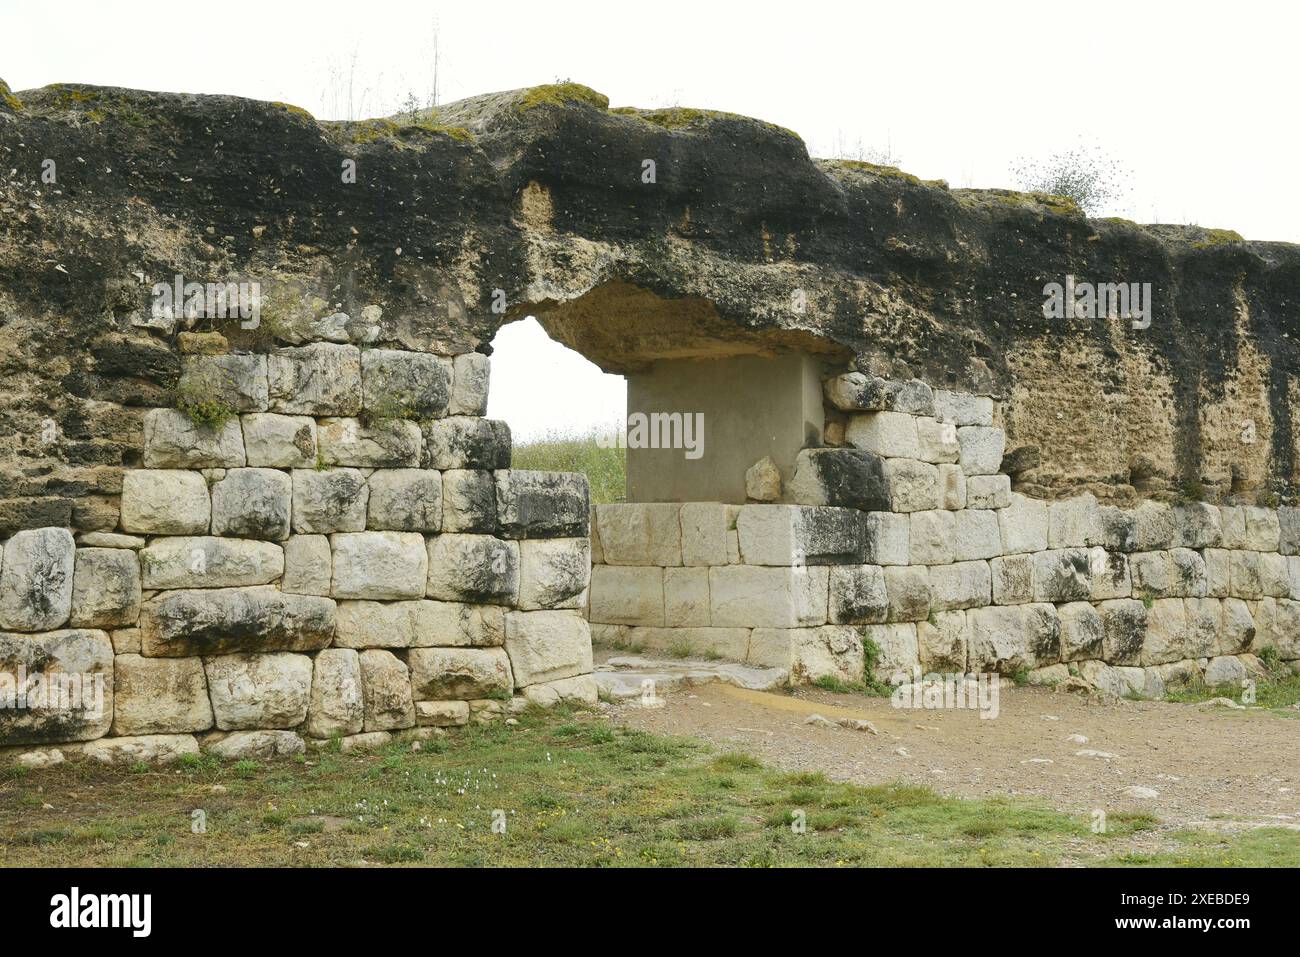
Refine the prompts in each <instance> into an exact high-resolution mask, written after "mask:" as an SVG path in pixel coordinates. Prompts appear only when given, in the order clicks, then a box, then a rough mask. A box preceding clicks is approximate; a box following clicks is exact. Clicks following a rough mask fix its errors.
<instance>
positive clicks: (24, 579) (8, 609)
mask: <svg viewBox="0 0 1300 957" xmlns="http://www.w3.org/2000/svg"><path fill="white" fill-rule="evenodd" d="M83 551H87V550H86V549H83ZM76 553H77V548H76V544H75V542H74V541H73V538H72V533H71V532H69V531H68V530H67V529H64V528H35V529H26V530H24V531H20V532H16V533H14V535H13V537H12V538H10V539H9V541H8V542H6V543H5V546H4V551H3V558H0V628H8V629H12V630H14V631H50V630H52V629H55V628H58V627H60V626H61V625H64V624H66V623H67V621H68V616H69V614H70V612H71V610H72V605H73V598H74V576H73V572H74V568H75V564H76ZM125 554H126V555H127V556H128V558H129V559H132V558H134V556H133V555H132V554H131V553H130V552H127V553H125ZM99 567H100V568H106V564H105V563H104V562H100V563H99ZM86 581H87V584H89V583H90V576H87V579H86ZM101 584H107V583H101ZM119 584H120V583H119ZM87 597H89V596H87ZM96 597H97V599H107V598H111V596H105V595H104V594H102V593H101V594H99V595H98V596H96ZM86 610H87V611H90V612H92V613H93V612H94V611H95V609H94V608H90V607H87V608H86Z"/></svg>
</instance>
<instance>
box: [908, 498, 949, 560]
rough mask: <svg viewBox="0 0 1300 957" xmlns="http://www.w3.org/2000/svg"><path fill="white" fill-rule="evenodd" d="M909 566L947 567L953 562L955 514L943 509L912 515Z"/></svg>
mask: <svg viewBox="0 0 1300 957" xmlns="http://www.w3.org/2000/svg"><path fill="white" fill-rule="evenodd" d="M910 518H911V529H910V535H909V540H910V541H911V545H912V551H911V556H910V559H909V561H908V564H909V565H946V564H948V563H949V562H951V561H952V560H953V539H954V538H955V537H956V535H955V531H954V527H955V524H956V523H955V521H954V519H953V513H952V512H948V511H944V510H942V509H931V510H929V511H925V512H912V513H911V516H910Z"/></svg>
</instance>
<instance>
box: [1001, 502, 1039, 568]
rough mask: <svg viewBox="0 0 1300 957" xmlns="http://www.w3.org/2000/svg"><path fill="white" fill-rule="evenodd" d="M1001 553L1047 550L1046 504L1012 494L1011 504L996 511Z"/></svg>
mask: <svg viewBox="0 0 1300 957" xmlns="http://www.w3.org/2000/svg"><path fill="white" fill-rule="evenodd" d="M998 527H999V528H1000V529H1001V531H1002V552H1003V554H1005V555H1018V554H1020V553H1022V552H1041V551H1046V549H1047V503H1046V502H1040V501H1038V500H1036V499H1032V498H1027V497H1025V496H1024V495H1020V494H1018V493H1015V492H1013V493H1012V494H1011V504H1010V505H1009V506H1007V507H1006V508H1004V509H999V510H998Z"/></svg>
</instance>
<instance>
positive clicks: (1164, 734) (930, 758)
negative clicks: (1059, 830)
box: [614, 684, 1300, 828]
mask: <svg viewBox="0 0 1300 957" xmlns="http://www.w3.org/2000/svg"><path fill="white" fill-rule="evenodd" d="M664 700H665V704H664V706H663V707H662V708H659V709H653V710H645V709H639V708H634V707H627V706H616V707H615V708H614V716H615V719H616V720H618V721H621V722H623V723H625V724H627V725H629V726H632V727H637V728H642V729H644V730H646V731H652V732H655V733H659V734H680V735H689V736H694V737H699V738H703V739H706V740H709V741H712V742H715V743H716V744H718V745H719V746H722V747H726V748H729V749H734V750H745V751H749V752H751V753H753V754H755V755H756V756H758V757H761V758H763V759H764V760H765V761H767V762H768V763H770V764H772V765H774V766H776V767H780V768H783V769H787V770H800V771H802V770H816V771H822V772H824V773H825V774H826V775H827V776H828V777H830V778H832V779H834V780H840V781H854V782H857V783H863V784H878V783H882V782H887V781H907V782H911V783H925V784H928V785H930V786H931V787H933V788H934V789H935V790H937V791H939V792H941V793H944V794H950V795H955V796H961V797H995V796H999V795H1002V796H1007V797H1012V796H1016V797H1033V798H1039V799H1043V800H1046V801H1047V802H1048V803H1050V804H1051V805H1052V806H1053V807H1055V808H1057V809H1059V810H1064V811H1091V810H1093V809H1095V808H1102V809H1106V810H1107V811H1110V812H1113V811H1115V810H1135V809H1144V810H1148V811H1150V812H1151V813H1153V814H1155V815H1156V816H1157V817H1158V818H1159V819H1160V820H1161V822H1162V823H1164V824H1166V825H1185V824H1198V825H1201V826H1205V827H1220V828H1222V827H1233V826H1234V825H1235V826H1243V825H1244V824H1245V823H1246V822H1249V823H1250V824H1265V823H1267V824H1272V825H1275V826H1290V827H1296V828H1300V714H1297V716H1296V717H1295V718H1292V717H1290V716H1289V715H1282V714H1277V713H1272V712H1264V711H1246V712H1243V711H1233V710H1228V709H1224V708H1219V707H1214V706H1209V705H1193V704H1169V703H1163V702H1146V701H1119V702H1114V703H1099V702H1096V701H1090V700H1088V699H1085V698H1081V697H1079V696H1077V695H1072V694H1057V693H1054V692H1052V691H1050V690H1047V689H1039V688H1007V689H1003V690H1002V692H1001V695H1000V701H999V705H1000V712H999V715H998V716H997V717H996V718H994V719H985V720H981V719H980V717H979V714H978V712H976V711H971V710H904V709H897V708H894V707H892V706H891V704H890V702H889V699H887V698H867V697H861V696H857V695H842V694H832V693H829V692H825V691H821V690H818V689H809V688H805V689H800V690H798V691H796V692H795V693H793V694H791V695H785V694H771V693H766V692H756V691H745V690H742V689H739V688H734V687H730V686H727V685H719V684H713V685H705V686H700V687H696V688H691V689H687V690H683V691H677V692H673V693H669V694H666V695H664ZM813 713H817V714H821V715H823V716H824V717H826V718H830V719H831V720H836V719H838V718H841V717H853V718H865V719H867V720H869V721H870V722H871V723H872V724H873V725H874V726H875V727H876V729H877V730H878V732H879V734H877V735H872V734H870V733H869V732H865V731H852V730H848V729H845V728H841V727H821V726H816V725H810V724H806V723H805V719H806V718H807V717H808V715H810V714H813ZM1070 735H1082V736H1084V737H1086V738H1087V742H1086V743H1082V742H1077V741H1069V740H1067V737H1068V736H1070ZM900 749H901V750H900ZM1084 750H1091V751H1097V752H1105V754H1107V755H1110V756H1109V757H1106V756H1088V755H1079V754H1078V753H1077V752H1080V751H1084ZM1134 786H1136V787H1142V788H1151V789H1153V790H1155V791H1156V792H1157V796H1156V797H1155V798H1150V797H1146V798H1143V797H1135V796H1133V795H1130V794H1126V793H1125V789H1126V788H1130V787H1134Z"/></svg>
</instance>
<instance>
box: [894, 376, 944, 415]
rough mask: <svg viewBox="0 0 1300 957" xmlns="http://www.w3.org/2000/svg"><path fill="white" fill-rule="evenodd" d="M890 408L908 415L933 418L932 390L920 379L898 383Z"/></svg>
mask: <svg viewBox="0 0 1300 957" xmlns="http://www.w3.org/2000/svg"><path fill="white" fill-rule="evenodd" d="M892 408H893V409H894V411H896V412H906V413H907V414H908V415H916V416H930V417H933V416H934V390H933V389H931V388H930V386H929V385H927V384H926V383H924V382H922V381H921V380H920V379H908V380H907V381H906V382H901V383H899V386H898V391H897V392H895V393H894V401H893V405H892Z"/></svg>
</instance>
